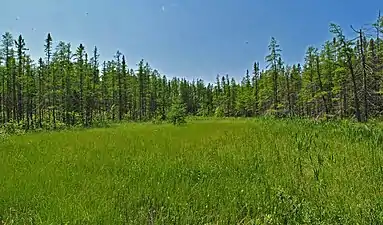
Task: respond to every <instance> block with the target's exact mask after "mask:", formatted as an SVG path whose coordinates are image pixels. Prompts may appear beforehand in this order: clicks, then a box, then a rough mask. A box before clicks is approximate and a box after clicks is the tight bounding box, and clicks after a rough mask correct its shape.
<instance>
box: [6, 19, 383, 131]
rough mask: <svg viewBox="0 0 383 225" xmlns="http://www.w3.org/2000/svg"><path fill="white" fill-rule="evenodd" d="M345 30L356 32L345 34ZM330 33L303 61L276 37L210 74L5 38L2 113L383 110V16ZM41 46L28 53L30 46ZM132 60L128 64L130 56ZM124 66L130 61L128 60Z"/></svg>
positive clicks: (115, 115)
mask: <svg viewBox="0 0 383 225" xmlns="http://www.w3.org/2000/svg"><path fill="white" fill-rule="evenodd" d="M344 29H348V31H352V34H353V35H348V36H346V35H345V33H344ZM329 32H331V33H332V36H333V38H332V39H331V40H327V41H326V42H324V43H323V44H322V45H321V46H309V47H308V48H307V51H306V54H305V56H304V62H302V63H298V64H294V65H287V64H286V63H284V60H283V46H280V45H279V43H278V39H277V38H274V37H272V38H271V40H270V43H269V46H268V49H269V53H268V55H267V56H266V57H265V58H264V59H259V60H265V61H266V62H267V67H266V68H260V66H259V62H258V61H256V62H254V64H253V65H249V68H248V69H246V68H244V74H243V76H242V77H243V78H242V79H241V80H236V79H234V78H233V77H232V76H233V75H231V74H219V75H217V76H216V81H215V82H214V83H206V82H204V81H203V80H201V79H195V80H186V79H184V78H182V74H180V75H179V77H174V78H171V77H166V76H165V75H163V74H160V73H159V72H158V71H157V70H156V69H155V68H152V67H151V66H150V65H149V64H148V63H147V62H146V61H145V60H144V59H142V60H141V61H140V62H138V64H136V62H129V63H128V62H127V61H126V60H125V55H124V54H129V52H126V53H123V52H120V51H117V52H116V54H115V55H114V56H111V58H110V60H109V61H103V62H100V60H99V57H100V55H99V53H98V49H97V47H94V46H93V47H92V46H88V47H86V43H83V44H80V45H79V46H72V45H71V43H66V42H63V41H57V43H58V44H57V45H53V40H54V34H50V33H48V34H47V36H46V39H45V45H44V46H28V45H27V41H26V40H24V38H23V36H22V35H18V34H11V33H9V32H6V33H4V34H3V35H2V40H1V58H0V122H1V124H2V125H3V126H17V127H19V128H21V129H25V130H34V129H57V128H62V127H67V126H84V127H91V126H94V125H97V124H102V123H103V122H105V121H122V120H124V121H151V120H167V118H168V115H169V112H172V110H176V111H178V112H179V111H180V113H184V114H185V115H188V116H216V117H253V116H262V115H274V116H277V117H309V118H314V119H318V118H326V119H329V118H352V119H355V120H356V121H359V122H364V121H368V120H369V119H371V118H379V117H380V116H381V115H382V113H383V41H382V33H383V20H382V17H380V16H378V18H377V20H376V21H375V22H373V23H371V24H370V25H369V26H365V27H362V28H354V27H352V26H351V27H347V28H342V27H340V26H339V25H337V24H330V26H329ZM40 47H41V48H44V50H45V51H44V52H45V56H44V57H42V58H39V59H33V58H31V56H30V55H29V54H28V51H29V49H30V48H40ZM135 64H136V65H137V66H133V65H135ZM129 65H130V66H129Z"/></svg>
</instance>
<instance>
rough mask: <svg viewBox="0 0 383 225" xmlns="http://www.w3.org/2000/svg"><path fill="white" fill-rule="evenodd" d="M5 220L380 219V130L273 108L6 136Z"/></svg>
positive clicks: (2, 167) (0, 193) (1, 210)
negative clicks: (274, 116) (279, 113)
mask: <svg viewBox="0 0 383 225" xmlns="http://www.w3.org/2000/svg"><path fill="white" fill-rule="evenodd" d="M0 140H1V143H0V224H1V223H2V222H1V221H3V224H207V223H210V224H284V223H288V224H294V223H296V224H337V223H339V224H357V223H359V224H371V223H374V224H379V223H382V222H383V211H382V208H383V192H382V189H383V185H382V181H383V168H382V165H383V164H382V162H383V158H382V157H383V151H382V150H383V149H382V148H383V144H382V143H383V134H382V132H381V131H379V129H375V128H374V129H368V128H366V127H364V125H349V124H340V123H338V124H332V123H328V124H314V122H305V121H295V120H281V121H280V120H271V119H256V120H254V119H252V120H245V119H238V120H236V119H227V120H203V121H192V122H190V123H188V124H187V125H185V126H180V127H176V126H172V125H154V124H123V125H119V126H116V127H113V128H106V129H90V130H82V131H63V132H53V133H36V134H27V135H24V136H13V137H10V138H6V139H0Z"/></svg>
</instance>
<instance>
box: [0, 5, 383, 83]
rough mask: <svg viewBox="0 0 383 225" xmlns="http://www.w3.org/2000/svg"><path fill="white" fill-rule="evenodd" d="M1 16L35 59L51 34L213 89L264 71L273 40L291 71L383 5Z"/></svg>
mask: <svg viewBox="0 0 383 225" xmlns="http://www.w3.org/2000/svg"><path fill="white" fill-rule="evenodd" d="M4 5H5V6H4ZM2 8H3V9H6V10H2V12H1V13H0V32H1V33H4V32H5V31H11V32H12V34H13V35H14V37H15V38H16V37H17V36H18V35H19V34H22V35H23V36H24V38H25V40H26V43H27V47H29V48H30V54H31V55H32V56H33V57H34V58H37V57H40V56H41V55H42V54H43V45H44V39H45V37H46V34H47V33H48V32H51V34H52V37H53V39H54V41H55V42H56V43H57V42H58V41H59V40H63V41H69V42H71V43H72V45H73V48H74V47H77V46H78V45H79V44H80V43H83V44H84V45H85V46H86V48H87V49H88V51H89V52H90V51H91V50H92V49H93V47H94V46H95V45H97V47H98V48H99V50H100V53H101V58H102V59H111V58H112V57H113V55H114V54H115V52H116V51H117V50H120V51H121V52H122V53H123V54H125V56H126V58H127V60H128V64H129V65H130V66H133V67H135V66H136V64H137V62H138V61H139V60H140V59H141V58H144V59H145V60H147V61H148V62H149V63H150V64H151V65H152V67H154V68H156V69H158V70H159V71H160V72H161V73H164V74H166V75H167V76H179V77H186V78H188V79H193V78H202V79H204V80H206V81H214V80H215V76H216V74H226V73H228V74H229V75H230V76H234V77H236V78H240V77H242V76H243V74H244V73H245V71H246V69H251V66H252V64H253V62H254V61H259V62H260V64H261V66H264V65H265V63H264V56H265V55H266V54H267V45H268V43H269V41H270V38H271V36H275V37H276V39H277V40H278V42H279V43H280V45H281V48H282V50H283V52H282V54H283V60H284V61H285V62H286V63H296V62H300V61H302V59H303V55H304V53H305V51H306V48H307V46H308V45H315V46H317V47H320V46H321V44H323V42H324V41H325V40H327V39H329V38H331V34H330V33H329V31H328V27H329V23H330V22H335V23H338V24H340V25H341V26H342V27H343V28H344V30H345V31H346V32H347V33H350V31H349V30H350V29H349V26H350V25H351V24H352V25H354V26H355V27H359V26H361V25H363V24H365V23H370V22H373V21H374V20H375V18H376V17H377V13H378V10H379V9H381V10H383V1H381V0H365V1H362V4H361V1H356V0H332V1H330V0H35V1H31V0H18V1H15V0H14V1H4V2H2ZM246 41H248V44H246V43H245V42H246Z"/></svg>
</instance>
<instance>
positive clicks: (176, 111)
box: [167, 99, 186, 125]
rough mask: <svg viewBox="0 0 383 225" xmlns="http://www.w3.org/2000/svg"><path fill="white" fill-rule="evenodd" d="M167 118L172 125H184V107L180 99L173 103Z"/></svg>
mask: <svg viewBox="0 0 383 225" xmlns="http://www.w3.org/2000/svg"><path fill="white" fill-rule="evenodd" d="M167 118H168V120H169V121H170V122H171V123H172V124H174V125H181V124H184V123H186V107H185V104H184V103H182V102H181V100H180V99H177V100H176V101H175V102H174V103H173V105H172V107H171V109H170V111H169V113H168V115H167Z"/></svg>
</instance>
